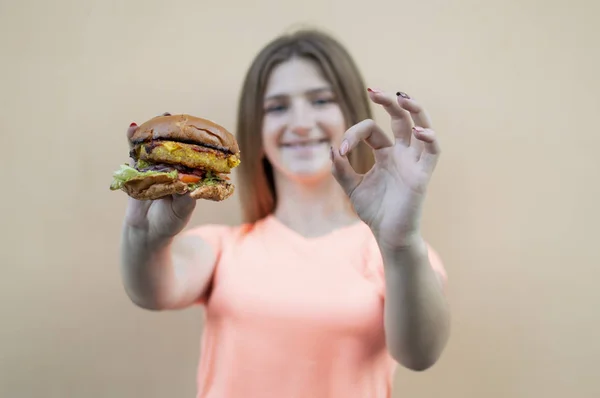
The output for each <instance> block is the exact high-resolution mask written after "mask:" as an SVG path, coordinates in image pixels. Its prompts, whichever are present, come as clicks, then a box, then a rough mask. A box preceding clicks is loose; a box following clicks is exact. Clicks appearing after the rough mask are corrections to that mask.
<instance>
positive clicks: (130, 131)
mask: <svg viewBox="0 0 600 398" xmlns="http://www.w3.org/2000/svg"><path fill="white" fill-rule="evenodd" d="M137 128H138V125H137V123H135V122H133V123H131V124H130V125H129V128H128V129H127V142H129V146H130V147H131V146H132V143H131V137H133V133H135V131H136V130H137Z"/></svg>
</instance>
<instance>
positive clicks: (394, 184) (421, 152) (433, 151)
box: [332, 90, 440, 249]
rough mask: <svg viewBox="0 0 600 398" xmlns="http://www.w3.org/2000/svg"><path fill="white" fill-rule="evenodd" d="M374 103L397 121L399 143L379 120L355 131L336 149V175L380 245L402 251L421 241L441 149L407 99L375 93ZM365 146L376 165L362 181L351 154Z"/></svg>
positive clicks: (395, 129)
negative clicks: (423, 214)
mask: <svg viewBox="0 0 600 398" xmlns="http://www.w3.org/2000/svg"><path fill="white" fill-rule="evenodd" d="M369 97H370V98H371V100H372V101H373V102H375V103H377V104H379V105H381V106H383V108H384V109H385V110H386V111H387V113H388V114H389V115H390V116H391V127H392V132H393V137H390V136H389V135H388V134H386V133H385V132H384V131H383V130H382V129H381V128H380V127H379V126H377V125H376V124H375V122H374V121H373V120H364V121H362V122H360V123H358V124H356V125H354V126H352V127H351V128H350V129H348V130H347V131H346V133H345V134H344V137H343V140H342V143H341V145H340V148H339V150H336V149H334V148H332V160H333V167H332V168H333V175H334V176H335V178H336V180H337V181H338V182H339V184H340V185H341V186H342V188H343V189H344V191H345V192H346V194H347V195H348V196H349V198H350V201H351V202H352V205H353V206H354V209H355V211H356V212H357V214H358V216H359V217H360V218H361V219H362V220H363V221H364V222H365V223H366V224H367V225H369V227H370V228H371V230H372V231H373V233H374V235H375V236H376V238H377V239H378V242H379V244H380V245H384V246H385V247H387V248H390V249H402V248H404V247H408V246H410V245H412V244H413V243H417V240H420V239H421V235H420V220H421V212H422V208H423V202H424V199H425V194H426V191H427V186H428V184H429V181H430V179H431V176H432V174H433V171H434V169H435V167H436V164H437V162H438V158H439V155H440V147H439V143H438V141H437V139H436V136H435V133H434V131H433V130H432V126H431V122H430V120H429V117H428V116H427V114H426V112H425V111H424V110H423V109H422V108H421V106H420V105H419V104H417V103H416V102H415V101H414V100H412V99H410V98H409V97H408V96H407V95H406V94H403V93H399V95H396V96H395V95H390V94H388V93H384V92H380V91H376V90H369ZM363 140H364V141H365V142H366V143H367V144H368V145H370V146H371V147H372V148H373V151H374V155H375V165H374V166H373V167H372V168H371V170H369V171H368V172H367V173H366V174H362V175H361V174H358V173H356V172H355V170H354V169H353V168H352V166H351V165H350V162H349V160H348V157H347V154H348V153H349V152H350V151H351V150H352V149H353V148H354V147H356V145H357V144H358V143H359V142H360V141H363Z"/></svg>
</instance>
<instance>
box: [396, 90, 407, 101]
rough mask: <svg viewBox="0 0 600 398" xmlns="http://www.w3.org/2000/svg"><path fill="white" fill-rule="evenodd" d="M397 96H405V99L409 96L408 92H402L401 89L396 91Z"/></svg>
mask: <svg viewBox="0 0 600 398" xmlns="http://www.w3.org/2000/svg"><path fill="white" fill-rule="evenodd" d="M396 95H397V96H399V97H402V98H406V99H410V97H409V96H408V94H406V93H403V92H402V91H398V92H397V93H396Z"/></svg>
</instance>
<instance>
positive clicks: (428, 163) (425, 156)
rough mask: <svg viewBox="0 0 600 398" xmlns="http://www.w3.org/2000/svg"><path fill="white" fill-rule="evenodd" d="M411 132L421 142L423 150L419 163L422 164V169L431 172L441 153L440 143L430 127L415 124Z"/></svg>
mask: <svg viewBox="0 0 600 398" xmlns="http://www.w3.org/2000/svg"><path fill="white" fill-rule="evenodd" d="M413 134H414V136H415V138H416V139H417V140H419V141H421V142H422V143H423V152H422V153H421V157H420V159H419V164H421V165H422V168H423V170H425V171H427V172H429V173H432V172H433V170H435V166H436V165H437V162H438V159H439V156H440V153H441V148H440V144H439V142H438V140H437V137H436V135H435V132H434V131H433V130H431V129H425V128H422V127H419V126H417V127H415V128H413Z"/></svg>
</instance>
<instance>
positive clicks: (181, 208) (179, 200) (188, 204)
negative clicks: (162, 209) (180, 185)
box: [171, 194, 196, 223]
mask: <svg viewBox="0 0 600 398" xmlns="http://www.w3.org/2000/svg"><path fill="white" fill-rule="evenodd" d="M195 207H196V200H195V199H192V197H191V196H190V195H189V194H185V195H177V194H175V195H172V201H171V209H172V210H173V213H174V214H175V216H176V217H177V218H179V219H180V220H181V221H183V222H186V223H187V222H188V221H189V218H190V216H191V215H192V212H193V211H194V209H195Z"/></svg>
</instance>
